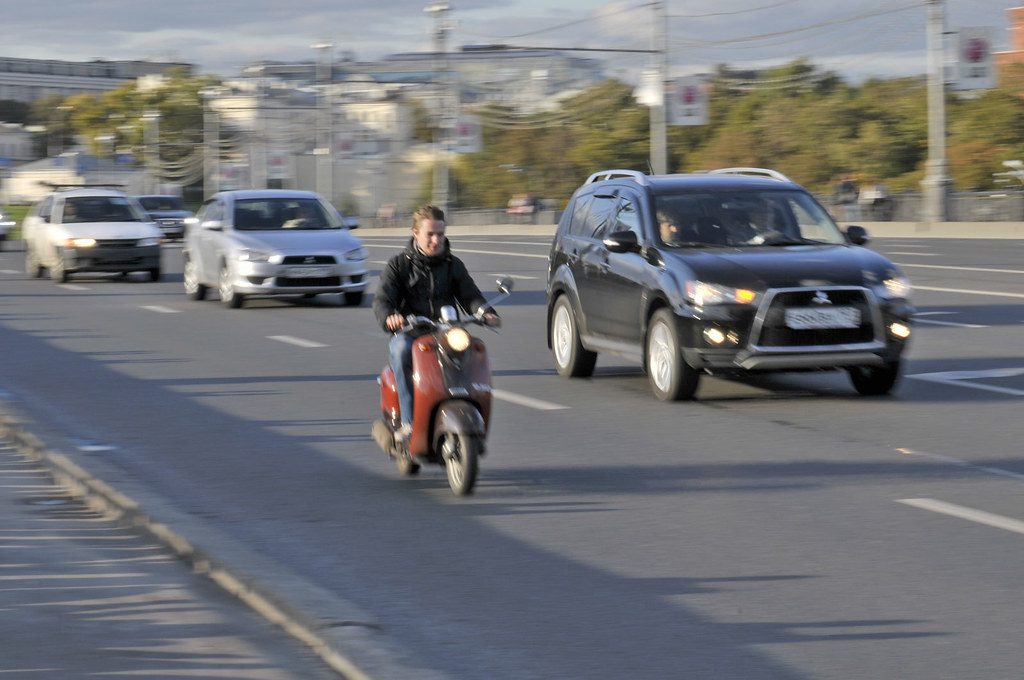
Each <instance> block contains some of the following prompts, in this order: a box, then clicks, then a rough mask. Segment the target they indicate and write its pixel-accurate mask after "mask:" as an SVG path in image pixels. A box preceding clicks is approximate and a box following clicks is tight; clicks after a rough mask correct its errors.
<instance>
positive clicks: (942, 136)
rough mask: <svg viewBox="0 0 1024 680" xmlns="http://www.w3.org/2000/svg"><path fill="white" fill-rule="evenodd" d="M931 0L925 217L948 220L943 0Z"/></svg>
mask: <svg viewBox="0 0 1024 680" xmlns="http://www.w3.org/2000/svg"><path fill="white" fill-rule="evenodd" d="M926 2H927V4H928V161H927V163H926V164H925V177H924V180H923V181H922V182H921V186H922V189H923V190H924V214H923V215H922V217H924V221H925V222H927V223H929V224H935V223H937V222H945V221H946V219H947V218H948V214H949V187H950V185H951V184H952V183H953V182H952V180H951V179H950V177H949V168H948V165H947V163H946V77H945V71H944V69H945V49H944V45H943V34H944V31H945V23H946V20H945V12H944V7H943V2H944V0H926Z"/></svg>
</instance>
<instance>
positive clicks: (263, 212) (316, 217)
mask: <svg viewBox="0 0 1024 680" xmlns="http://www.w3.org/2000/svg"><path fill="white" fill-rule="evenodd" d="M234 226H235V229H237V230H238V231H276V230H278V229H340V228H341V223H340V222H339V221H338V220H337V218H336V217H335V216H334V214H333V213H332V212H331V211H328V210H325V209H324V206H323V205H322V204H321V203H320V201H318V200H316V199H315V198H247V199H241V200H238V201H236V202H235V215H234Z"/></svg>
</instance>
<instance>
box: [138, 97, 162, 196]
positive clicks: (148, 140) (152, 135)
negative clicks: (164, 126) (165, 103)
mask: <svg viewBox="0 0 1024 680" xmlns="http://www.w3.org/2000/svg"><path fill="white" fill-rule="evenodd" d="M142 136H143V147H144V149H145V152H146V190H147V191H149V192H150V193H154V194H155V193H158V192H159V189H160V112H159V111H157V110H155V109H154V110H150V111H146V112H145V113H143V114H142Z"/></svg>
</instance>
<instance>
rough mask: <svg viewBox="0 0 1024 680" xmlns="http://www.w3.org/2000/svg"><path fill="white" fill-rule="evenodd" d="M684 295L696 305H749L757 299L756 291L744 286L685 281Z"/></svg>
mask: <svg viewBox="0 0 1024 680" xmlns="http://www.w3.org/2000/svg"><path fill="white" fill-rule="evenodd" d="M686 297H687V298H689V300H690V302H692V303H693V304H694V305H696V306H698V307H704V306H706V305H721V304H726V303H733V304H742V305H749V304H751V303H752V302H753V301H754V300H756V299H757V293H756V292H754V291H752V290H747V289H746V288H730V287H729V286H720V285H718V284H717V283H705V282H704V281H687V282H686Z"/></svg>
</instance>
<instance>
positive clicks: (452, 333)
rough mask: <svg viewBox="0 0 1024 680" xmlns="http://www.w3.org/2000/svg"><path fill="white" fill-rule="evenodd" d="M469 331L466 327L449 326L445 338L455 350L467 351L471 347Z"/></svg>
mask: <svg viewBox="0 0 1024 680" xmlns="http://www.w3.org/2000/svg"><path fill="white" fill-rule="evenodd" d="M469 339H470V338H469V333H468V332H466V329H465V328H458V327H455V328H449V329H448V330H447V331H446V332H445V334H444V340H445V342H447V343H448V346H449V347H451V348H452V350H453V351H455V352H465V351H466V349H467V348H468V347H469Z"/></svg>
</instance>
